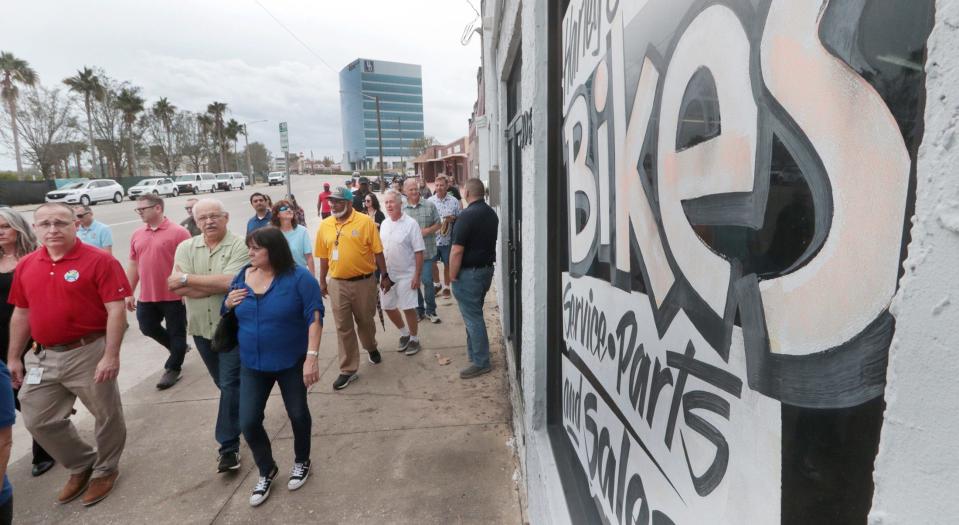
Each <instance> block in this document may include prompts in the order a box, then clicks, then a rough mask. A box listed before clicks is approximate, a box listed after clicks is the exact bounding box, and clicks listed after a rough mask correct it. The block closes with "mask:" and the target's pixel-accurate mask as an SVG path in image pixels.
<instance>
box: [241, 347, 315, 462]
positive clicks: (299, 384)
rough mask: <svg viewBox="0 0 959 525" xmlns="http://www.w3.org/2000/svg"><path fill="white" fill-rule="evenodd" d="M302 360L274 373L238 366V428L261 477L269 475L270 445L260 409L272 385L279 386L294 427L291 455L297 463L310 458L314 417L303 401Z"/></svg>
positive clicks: (271, 459) (261, 409)
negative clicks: (239, 386) (240, 429)
mask: <svg viewBox="0 0 959 525" xmlns="http://www.w3.org/2000/svg"><path fill="white" fill-rule="evenodd" d="M303 361H304V360H303V359H300V361H299V362H298V363H297V364H296V365H294V366H293V367H291V368H287V369H286V370H279V371H277V372H265V371H261V370H253V369H252V368H247V367H245V366H241V368H240V378H241V379H240V384H241V385H242V387H241V388H240V428H242V429H243V437H244V438H245V439H246V444H247V445H249V446H250V452H252V453H253V460H254V461H255V462H256V468H257V470H259V471H260V476H264V477H265V476H268V475H269V474H270V471H271V470H273V466H274V465H275V464H276V462H275V461H273V448H272V447H271V446H270V436H269V435H267V433H266V429H264V428H263V412H264V410H266V402H267V400H268V399H269V398H270V392H271V391H272V390H273V384H274V383H277V384H279V385H280V395H282V396H283V405H284V406H286V415H287V416H289V417H290V424H291V425H292V427H293V454H294V456H295V457H294V460H295V461H296V462H297V463H302V462H304V461H306V460H308V459H310V431H311V430H312V428H313V419H312V418H311V417H310V407H309V405H307V403H306V385H305V384H303Z"/></svg>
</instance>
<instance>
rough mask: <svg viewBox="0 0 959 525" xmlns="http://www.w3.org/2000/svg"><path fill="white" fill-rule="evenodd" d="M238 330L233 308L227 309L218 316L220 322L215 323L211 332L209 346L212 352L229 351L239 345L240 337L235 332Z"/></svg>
mask: <svg viewBox="0 0 959 525" xmlns="http://www.w3.org/2000/svg"><path fill="white" fill-rule="evenodd" d="M239 330H240V322H239V320H237V318H236V312H235V311H234V309H232V308H231V309H229V310H227V312H226V313H225V314H223V315H222V316H220V322H218V323H217V324H216V330H215V331H214V332H213V341H212V342H211V344H210V346H211V349H212V350H213V351H214V352H221V353H222V352H229V351H231V350H233V349H234V348H236V347H237V346H239V345H240V339H239V337H237V332H238V331H239Z"/></svg>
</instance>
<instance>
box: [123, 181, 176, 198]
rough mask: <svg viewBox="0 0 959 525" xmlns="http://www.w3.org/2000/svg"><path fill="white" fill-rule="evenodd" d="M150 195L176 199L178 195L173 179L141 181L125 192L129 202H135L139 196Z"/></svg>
mask: <svg viewBox="0 0 959 525" xmlns="http://www.w3.org/2000/svg"><path fill="white" fill-rule="evenodd" d="M147 193H152V194H154V195H169V196H171V197H176V196H177V195H179V194H180V190H178V189H177V187H176V183H175V182H173V179H143V180H141V181H140V182H138V183H136V184H135V185H133V186H131V187H130V189H129V190H127V196H128V197H130V200H131V201H135V200H137V197H139V196H140V195H146V194H147Z"/></svg>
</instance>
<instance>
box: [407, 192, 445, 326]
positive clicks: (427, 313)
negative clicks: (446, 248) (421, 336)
mask: <svg viewBox="0 0 959 525" xmlns="http://www.w3.org/2000/svg"><path fill="white" fill-rule="evenodd" d="M403 192H404V193H406V204H405V205H404V206H403V213H405V214H407V215H409V216H410V217H412V218H413V219H414V220H416V222H417V224H419V225H420V233H422V234H423V243H424V244H425V245H426V250H424V252H423V267H422V269H421V271H420V284H422V285H423V289H422V290H421V291H420V294H419V300H418V303H419V306H417V308H416V311H417V313H418V314H419V317H420V319H428V320H429V321H430V322H431V323H434V324H435V323H439V322H440V318H439V316H438V315H436V289H435V288H433V259H434V258H435V257H436V232H437V231H439V229H440V227H441V226H442V225H443V224H442V222H440V214H439V212H438V211H436V206H434V205H433V203H432V202H429V201H426V200H423V199H421V198H420V189H419V187H418V185H417V183H416V180H415V179H412V178H410V179H406V182H405V183H404V184H403ZM424 303H425V304H424Z"/></svg>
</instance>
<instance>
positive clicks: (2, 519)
mask: <svg viewBox="0 0 959 525" xmlns="http://www.w3.org/2000/svg"><path fill="white" fill-rule="evenodd" d="M11 523H13V496H10V499H8V500H7V502H6V503H4V504H3V505H0V525H10V524H11Z"/></svg>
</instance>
